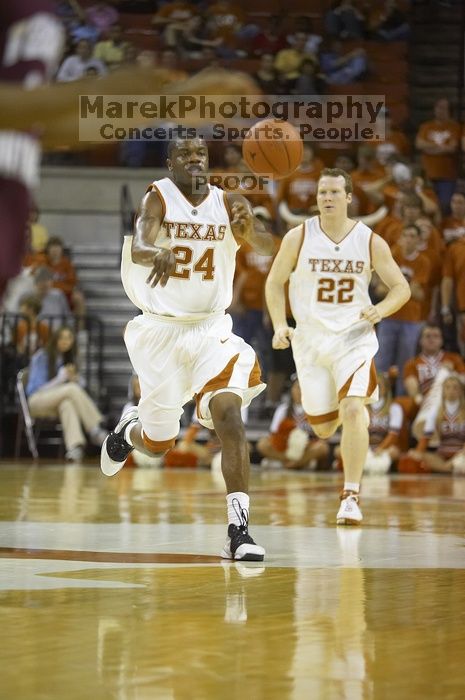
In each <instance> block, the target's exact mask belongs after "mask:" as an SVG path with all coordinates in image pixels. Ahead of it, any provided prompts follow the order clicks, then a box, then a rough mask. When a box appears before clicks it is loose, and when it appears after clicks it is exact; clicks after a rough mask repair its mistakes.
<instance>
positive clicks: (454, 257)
mask: <svg viewBox="0 0 465 700" xmlns="http://www.w3.org/2000/svg"><path fill="white" fill-rule="evenodd" d="M441 304H442V307H441V315H442V320H443V321H444V323H445V324H446V325H447V326H451V325H452V324H453V323H454V313H453V310H454V307H455V312H456V315H457V318H456V333H457V342H458V346H459V348H460V351H461V353H462V354H463V355H464V356H465V238H459V239H458V240H456V241H455V242H454V243H451V244H450V245H449V246H448V247H447V249H446V254H445V257H444V265H443V268H442V282H441Z"/></svg>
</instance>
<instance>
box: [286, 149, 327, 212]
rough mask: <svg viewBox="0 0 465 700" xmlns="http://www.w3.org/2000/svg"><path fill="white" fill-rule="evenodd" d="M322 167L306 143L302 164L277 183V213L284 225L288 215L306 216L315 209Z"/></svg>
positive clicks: (321, 163)
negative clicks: (278, 212)
mask: <svg viewBox="0 0 465 700" xmlns="http://www.w3.org/2000/svg"><path fill="white" fill-rule="evenodd" d="M324 167H325V166H324V163H323V161H322V160H320V158H317V157H315V150H314V148H313V146H312V144H311V143H309V142H308V141H306V142H305V143H304V147H303V154H302V163H301V164H300V165H299V167H298V168H297V170H295V171H294V172H293V173H292V175H289V177H286V178H284V179H283V180H280V181H279V186H278V202H279V203H280V204H279V211H280V214H281V217H282V218H283V219H284V222H285V223H286V224H287V223H289V221H290V219H289V214H305V215H306V216H307V215H308V214H309V213H310V212H311V211H312V208H314V207H316V190H317V185H318V178H319V177H320V173H321V171H322V170H323V168H324Z"/></svg>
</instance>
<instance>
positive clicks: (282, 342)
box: [271, 326, 294, 350]
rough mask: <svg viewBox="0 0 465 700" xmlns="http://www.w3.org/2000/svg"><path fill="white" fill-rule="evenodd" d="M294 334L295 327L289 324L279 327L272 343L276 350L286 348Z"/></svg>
mask: <svg viewBox="0 0 465 700" xmlns="http://www.w3.org/2000/svg"><path fill="white" fill-rule="evenodd" d="M293 335H294V329H293V328H290V327H289V326H282V327H281V328H277V329H276V330H275V332H274V336H273V340H272V341H271V345H272V346H273V349H274V350H285V349H286V348H288V347H289V346H290V344H291V340H292V336H293Z"/></svg>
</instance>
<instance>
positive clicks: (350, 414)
mask: <svg viewBox="0 0 465 700" xmlns="http://www.w3.org/2000/svg"><path fill="white" fill-rule="evenodd" d="M339 413H340V416H341V421H342V423H345V422H352V421H355V420H357V419H358V418H360V416H364V415H365V405H364V402H363V400H362V399H360V398H358V397H353V398H351V397H349V398H347V399H344V400H343V401H341V406H340V409H339Z"/></svg>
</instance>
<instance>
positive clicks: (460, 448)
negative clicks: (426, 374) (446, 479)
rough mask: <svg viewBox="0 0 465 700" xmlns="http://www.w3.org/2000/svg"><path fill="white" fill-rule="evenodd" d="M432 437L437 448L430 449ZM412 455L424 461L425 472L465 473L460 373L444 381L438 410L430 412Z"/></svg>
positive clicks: (464, 403)
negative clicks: (422, 433)
mask: <svg viewBox="0 0 465 700" xmlns="http://www.w3.org/2000/svg"><path fill="white" fill-rule="evenodd" d="M433 439H435V440H436V441H437V442H438V447H437V449H436V450H435V451H434V452H429V451H427V447H428V445H429V444H430V441H432V440H433ZM409 456H410V457H411V458H413V459H415V460H417V461H418V462H419V463H420V464H421V468H422V470H423V471H432V472H445V473H448V474H450V473H454V474H465V391H464V387H463V384H462V382H461V381H460V379H459V377H458V376H457V375H452V376H450V377H448V378H447V379H446V380H445V381H444V384H443V385H442V400H441V406H440V408H439V411H438V413H434V412H432V413H431V414H430V415H429V418H428V419H427V420H426V422H425V428H424V437H423V438H422V440H420V442H419V443H418V445H417V447H416V448H415V449H414V450H410V452H409Z"/></svg>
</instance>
